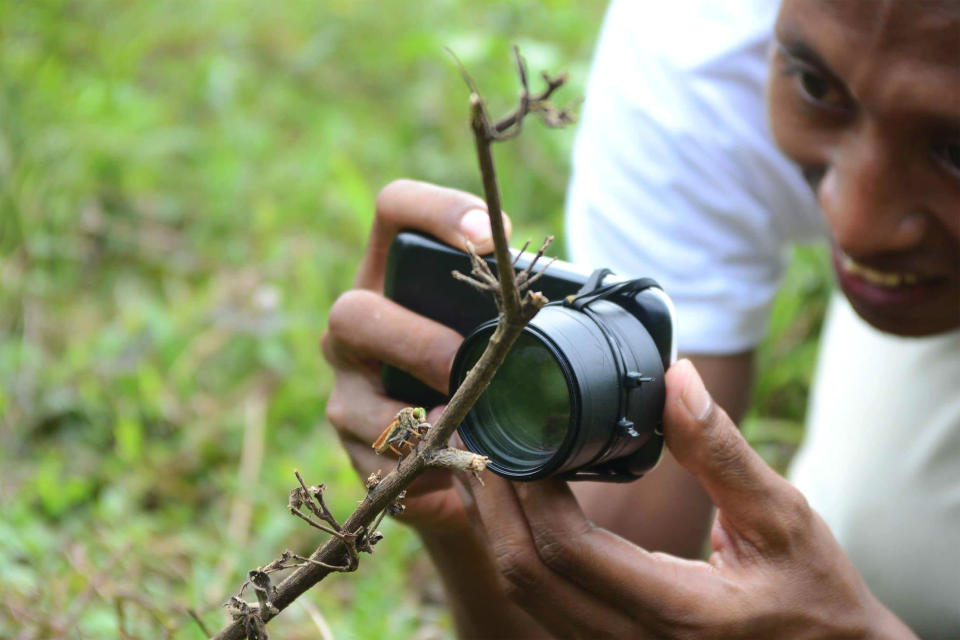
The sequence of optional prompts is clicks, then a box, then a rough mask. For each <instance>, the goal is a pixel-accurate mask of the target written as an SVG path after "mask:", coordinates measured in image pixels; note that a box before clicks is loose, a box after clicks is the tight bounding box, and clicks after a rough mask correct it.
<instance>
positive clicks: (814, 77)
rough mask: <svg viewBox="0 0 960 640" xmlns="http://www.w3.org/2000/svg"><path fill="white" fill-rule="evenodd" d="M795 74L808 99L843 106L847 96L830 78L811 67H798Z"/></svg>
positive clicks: (832, 105)
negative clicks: (812, 69)
mask: <svg viewBox="0 0 960 640" xmlns="http://www.w3.org/2000/svg"><path fill="white" fill-rule="evenodd" d="M795 76H796V79H797V80H796V81H797V85H798V86H799V89H800V91H801V92H803V94H804V95H805V96H806V97H807V98H808V99H810V100H813V101H814V102H818V103H821V104H824V105H828V106H831V107H839V106H843V104H844V102H845V96H844V95H843V92H842V91H840V90H839V89H837V88H836V87H835V86H834V84H833V82H832V81H831V80H830V79H829V78H825V77H824V76H822V75H820V74H819V73H816V72H815V71H811V70H810V69H797V70H796V72H795Z"/></svg>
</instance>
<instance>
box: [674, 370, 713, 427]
mask: <svg viewBox="0 0 960 640" xmlns="http://www.w3.org/2000/svg"><path fill="white" fill-rule="evenodd" d="M689 366H690V373H689V374H688V375H687V379H686V382H685V383H684V385H683V393H681V394H680V401H681V402H683V406H684V407H685V408H686V410H687V412H688V413H689V414H690V415H691V416H692V417H693V418H694V419H695V420H697V421H700V420H703V419H704V418H706V417H707V413H708V412H709V411H710V405H711V404H713V399H712V398H710V394H709V393H708V392H707V388H706V387H704V386H703V380H702V379H701V378H700V374H699V373H697V370H696V369H694V368H693V365H689Z"/></svg>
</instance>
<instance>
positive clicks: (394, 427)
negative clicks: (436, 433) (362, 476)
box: [371, 407, 430, 456]
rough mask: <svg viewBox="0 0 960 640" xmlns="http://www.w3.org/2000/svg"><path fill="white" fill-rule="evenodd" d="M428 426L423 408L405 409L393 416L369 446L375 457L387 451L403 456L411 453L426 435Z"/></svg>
mask: <svg viewBox="0 0 960 640" xmlns="http://www.w3.org/2000/svg"><path fill="white" fill-rule="evenodd" d="M429 429H430V425H429V424H427V412H426V410H424V409H423V407H417V408H415V409H414V408H412V407H406V408H404V409H401V410H400V412H399V413H398V414H397V415H396V416H394V418H393V422H391V423H390V424H389V425H388V426H387V428H386V429H384V430H383V433H381V434H380V437H378V438H377V439H376V440H375V441H374V442H373V445H371V446H372V447H373V449H374V451H376V452H377V455H380V456H382V455H383V454H385V453H386V452H387V450H388V449H389V450H390V451H393V452H394V453H395V454H397V455H398V456H404V455H407V454H408V453H410V452H411V451H413V448H414V447H415V446H416V445H417V443H418V442H420V438H421V437H422V436H424V435H426V433H427V431H429Z"/></svg>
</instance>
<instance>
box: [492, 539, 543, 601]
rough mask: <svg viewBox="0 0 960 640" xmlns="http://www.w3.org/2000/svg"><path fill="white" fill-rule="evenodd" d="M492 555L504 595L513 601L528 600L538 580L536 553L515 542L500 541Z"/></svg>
mask: <svg viewBox="0 0 960 640" xmlns="http://www.w3.org/2000/svg"><path fill="white" fill-rule="evenodd" d="M493 556H494V565H495V566H496V568H497V571H498V572H499V574H500V578H501V580H500V583H501V587H502V588H503V592H504V595H506V596H507V598H509V599H510V600H513V601H515V602H521V603H522V602H525V601H527V600H529V599H530V597H531V594H532V593H533V591H534V589H535V588H536V585H537V582H538V579H537V562H538V560H537V558H536V555H535V554H534V553H533V552H531V551H530V550H527V549H524V548H522V547H521V546H519V545H517V544H512V543H503V542H501V543H500V544H497V545H496V546H495V547H494V550H493Z"/></svg>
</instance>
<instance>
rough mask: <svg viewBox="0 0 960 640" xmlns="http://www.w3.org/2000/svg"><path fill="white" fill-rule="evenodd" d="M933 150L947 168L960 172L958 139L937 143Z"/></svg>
mask: <svg viewBox="0 0 960 640" xmlns="http://www.w3.org/2000/svg"><path fill="white" fill-rule="evenodd" d="M935 151H936V154H937V155H938V156H939V157H940V160H941V161H942V162H943V163H944V164H945V165H947V167H948V168H949V169H951V170H952V171H954V172H955V173H957V174H960V140H955V141H953V142H947V143H944V144H940V145H937V146H936V147H935Z"/></svg>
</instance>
